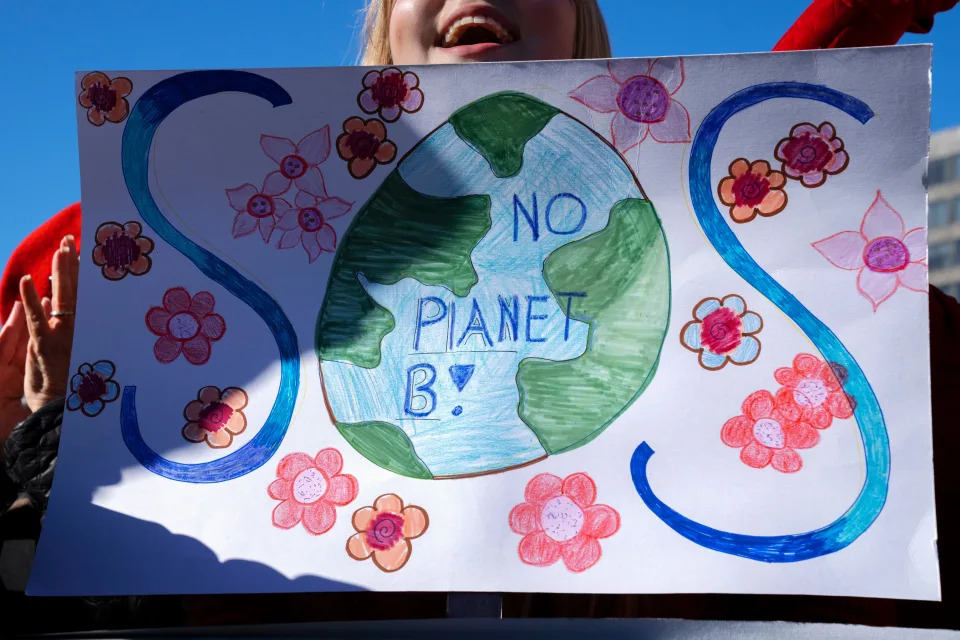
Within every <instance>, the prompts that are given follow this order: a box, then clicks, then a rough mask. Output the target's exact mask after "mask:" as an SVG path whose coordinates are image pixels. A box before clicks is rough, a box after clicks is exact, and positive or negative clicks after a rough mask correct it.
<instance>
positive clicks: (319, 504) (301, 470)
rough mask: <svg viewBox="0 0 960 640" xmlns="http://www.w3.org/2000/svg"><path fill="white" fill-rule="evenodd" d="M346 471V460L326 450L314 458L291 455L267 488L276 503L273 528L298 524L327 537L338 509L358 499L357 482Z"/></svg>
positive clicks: (330, 450)
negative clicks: (344, 471)
mask: <svg viewBox="0 0 960 640" xmlns="http://www.w3.org/2000/svg"><path fill="white" fill-rule="evenodd" d="M341 469H343V456H341V455H340V452H339V451H337V450H336V449H324V450H322V451H321V452H320V453H318V454H317V455H316V456H315V457H313V458H311V457H310V456H308V455H307V454H305V453H291V454H289V455H287V456H284V457H283V460H281V461H280V464H279V465H277V479H276V480H274V481H273V482H272V483H271V484H270V486H269V487H268V488H267V493H269V494H270V497H271V498H273V499H274V500H280V504H278V505H277V506H276V507H274V509H273V524H274V525H275V526H277V527H280V528H281V529H290V528H292V527H295V526H296V525H297V524H298V523H303V528H304V529H306V530H307V531H309V532H310V533H312V534H314V535H320V534H321V533H326V532H327V531H329V530H330V528H331V527H332V526H333V525H334V523H335V522H336V521H337V511H336V509H335V508H334V507H342V506H344V505H347V504H350V503H351V502H353V500H354V499H355V498H356V497H357V492H358V491H359V490H360V485H359V484H358V483H357V479H356V478H354V477H353V476H351V475H350V474H347V473H340V471H341Z"/></svg>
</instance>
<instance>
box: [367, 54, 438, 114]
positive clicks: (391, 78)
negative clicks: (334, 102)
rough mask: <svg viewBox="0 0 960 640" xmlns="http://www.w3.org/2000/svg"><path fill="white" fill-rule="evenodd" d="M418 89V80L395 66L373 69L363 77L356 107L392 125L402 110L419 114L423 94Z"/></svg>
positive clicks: (409, 72)
mask: <svg viewBox="0 0 960 640" xmlns="http://www.w3.org/2000/svg"><path fill="white" fill-rule="evenodd" d="M419 86H420V78H418V77H417V74H415V73H414V72H412V71H400V69H397V68H396V67H388V68H386V69H384V70H383V71H379V70H377V69H374V70H373V71H368V72H367V74H366V75H365V76H363V87H364V89H363V91H361V92H360V94H359V95H358V96H357V104H358V105H360V108H361V109H363V111H364V113H376V114H379V115H380V117H381V118H383V120H384V122H396V121H397V119H398V118H399V117H400V116H401V114H402V113H403V112H404V111H406V112H407V113H416V112H417V111H420V108H421V107H422V106H423V91H421V90H420V89H419V88H418V87H419Z"/></svg>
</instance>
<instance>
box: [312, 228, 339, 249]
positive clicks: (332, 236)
mask: <svg viewBox="0 0 960 640" xmlns="http://www.w3.org/2000/svg"><path fill="white" fill-rule="evenodd" d="M314 235H315V237H316V239H317V246H319V247H320V249H322V250H323V251H335V250H336V248H337V232H336V231H334V230H333V227H331V226H330V225H328V224H325V225H323V226H322V227H320V229H318V230H317V233H316V234H314Z"/></svg>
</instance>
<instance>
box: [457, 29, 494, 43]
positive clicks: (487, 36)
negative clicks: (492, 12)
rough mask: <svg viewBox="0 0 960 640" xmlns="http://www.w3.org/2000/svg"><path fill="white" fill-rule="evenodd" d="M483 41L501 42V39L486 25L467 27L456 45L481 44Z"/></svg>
mask: <svg viewBox="0 0 960 640" xmlns="http://www.w3.org/2000/svg"><path fill="white" fill-rule="evenodd" d="M482 42H497V43H499V42H500V40H499V39H498V38H497V36H496V35H495V34H494V33H493V32H492V31H490V30H488V29H485V28H484V27H467V29H466V30H464V32H463V33H462V34H461V35H460V37H459V38H458V39H457V42H456V43H455V44H454V46H461V45H468V44H480V43H482Z"/></svg>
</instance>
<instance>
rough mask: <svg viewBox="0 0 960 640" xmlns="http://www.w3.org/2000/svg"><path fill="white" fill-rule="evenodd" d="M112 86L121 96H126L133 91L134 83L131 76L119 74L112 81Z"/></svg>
mask: <svg viewBox="0 0 960 640" xmlns="http://www.w3.org/2000/svg"><path fill="white" fill-rule="evenodd" d="M110 88H111V89H113V90H114V91H116V92H117V95H118V96H119V97H121V98H125V97H127V96H128V95H130V92H131V91H133V83H132V82H130V78H124V77H123V76H118V77H116V78H114V79H113V80H112V81H111V82H110Z"/></svg>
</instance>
